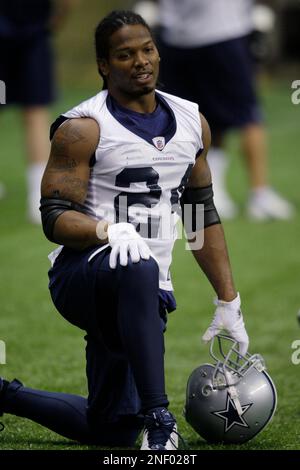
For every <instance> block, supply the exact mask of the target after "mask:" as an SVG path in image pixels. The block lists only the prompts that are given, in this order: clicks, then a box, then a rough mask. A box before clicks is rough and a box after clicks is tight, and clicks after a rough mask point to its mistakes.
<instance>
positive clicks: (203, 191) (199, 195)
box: [180, 184, 221, 232]
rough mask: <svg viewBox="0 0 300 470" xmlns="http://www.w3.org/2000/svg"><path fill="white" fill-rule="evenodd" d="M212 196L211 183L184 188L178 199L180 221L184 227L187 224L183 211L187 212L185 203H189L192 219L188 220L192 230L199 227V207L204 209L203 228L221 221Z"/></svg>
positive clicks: (194, 230)
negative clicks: (204, 185) (180, 214)
mask: <svg viewBox="0 0 300 470" xmlns="http://www.w3.org/2000/svg"><path fill="white" fill-rule="evenodd" d="M213 196H214V193H213V189H212V184H210V185H209V186H206V187H205V188H185V190H184V192H183V194H182V196H181V200H180V203H181V210H182V221H183V224H184V226H185V228H186V226H187V220H186V218H185V212H187V211H185V205H186V204H189V205H191V208H192V212H191V215H192V220H191V221H189V228H192V231H193V232H196V231H197V230H199V228H200V227H199V226H197V210H199V209H200V210H201V207H202V211H203V210H204V228H206V227H209V226H210V225H215V224H220V223H221V221H220V217H219V214H218V212H217V209H216V207H215V205H214V199H213ZM200 204H203V206H201V207H199V206H200ZM198 225H199V222H198ZM189 231H190V230H189Z"/></svg>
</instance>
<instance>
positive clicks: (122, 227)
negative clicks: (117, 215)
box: [107, 222, 152, 269]
mask: <svg viewBox="0 0 300 470" xmlns="http://www.w3.org/2000/svg"><path fill="white" fill-rule="evenodd" d="M107 236H108V243H109V244H110V246H111V248H112V249H111V253H110V257H109V266H110V267H111V269H115V268H116V267H117V263H118V256H119V258H120V265H121V266H127V264H128V257H129V256H130V258H131V261H132V262H133V263H138V262H139V261H140V259H141V258H142V259H146V260H148V259H149V258H150V256H151V254H152V253H151V250H150V248H149V247H148V245H147V243H146V242H145V241H144V240H143V239H142V237H141V236H140V235H139V234H138V233H137V231H136V230H135V228H134V226H133V225H132V224H129V223H126V222H121V223H119V224H112V225H109V226H108V229H107Z"/></svg>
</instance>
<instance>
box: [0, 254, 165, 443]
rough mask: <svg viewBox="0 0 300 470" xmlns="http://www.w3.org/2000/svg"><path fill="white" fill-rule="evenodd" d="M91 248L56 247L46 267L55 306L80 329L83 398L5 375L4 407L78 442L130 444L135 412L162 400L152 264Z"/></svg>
mask: <svg viewBox="0 0 300 470" xmlns="http://www.w3.org/2000/svg"><path fill="white" fill-rule="evenodd" d="M94 250H95V249H88V250H85V251H83V252H80V253H78V252H74V251H73V250H69V249H66V248H64V249H63V251H62V252H61V253H60V255H59V256H58V258H57V260H56V262H55V264H54V267H53V268H52V269H51V270H50V272H49V278H50V284H49V288H50V292H51V296H52V299H53V302H54V304H55V306H56V308H57V309H58V311H59V312H60V313H61V314H62V315H63V316H64V317H65V318H66V319H67V320H68V321H69V322H70V323H72V324H74V325H76V326H78V327H79V328H81V329H83V330H85V331H86V332H87V335H86V336H85V339H86V342H87V345H86V373H87V379H88V393H89V394H88V399H85V398H83V397H80V396H76V395H69V394H64V393H55V392H45V391H40V390H32V389H29V388H26V387H23V385H22V384H21V383H20V382H19V381H13V382H12V383H11V384H10V385H9V386H8V388H7V391H6V397H5V404H4V411H5V412H7V413H11V414H14V415H18V416H23V417H26V418H29V419H32V420H33V421H35V422H38V423H40V424H42V425H43V426H46V427H48V428H49V429H51V430H53V431H55V432H57V433H58V434H61V435H63V436H65V437H67V438H71V439H74V440H78V441H80V442H85V443H97V444H99V445H101V444H102V445H111V446H113V445H120V446H121V445H123V446H131V445H133V444H134V442H135V440H136V438H137V437H138V434H139V433H140V430H141V428H142V425H143V419H142V414H141V413H140V412H142V413H143V412H145V411H146V410H147V409H151V408H155V407H157V406H167V405H168V400H167V396H166V394H165V383H164V340H163V331H164V328H165V321H164V316H165V310H164V307H163V305H161V303H160V299H159V285H158V266H157V263H156V262H155V261H154V260H153V259H152V258H151V259H150V260H149V261H145V260H141V261H140V262H139V263H132V262H131V261H130V262H129V264H128V266H126V267H122V266H120V265H118V266H117V268H116V269H115V270H112V269H110V267H109V254H110V249H106V250H104V251H102V252H100V253H99V254H97V255H96V256H95V257H94V258H93V259H92V260H90V261H88V259H89V257H90V254H91V253H92V252H93V251H94Z"/></svg>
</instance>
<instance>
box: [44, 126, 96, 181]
mask: <svg viewBox="0 0 300 470" xmlns="http://www.w3.org/2000/svg"><path fill="white" fill-rule="evenodd" d="M78 142H81V143H85V142H87V138H86V136H85V135H84V134H83V133H82V132H80V130H79V129H77V128H75V127H74V123H73V122H72V121H67V122H66V123H65V124H64V125H63V126H62V127H61V128H59V130H58V135H57V136H56V137H55V138H54V139H53V142H52V149H51V158H50V160H49V170H50V171H54V172H56V171H58V172H59V171H68V172H74V170H75V169H76V166H77V163H76V160H75V159H74V158H72V157H71V156H70V154H71V151H72V148H71V147H72V145H73V144H75V143H78Z"/></svg>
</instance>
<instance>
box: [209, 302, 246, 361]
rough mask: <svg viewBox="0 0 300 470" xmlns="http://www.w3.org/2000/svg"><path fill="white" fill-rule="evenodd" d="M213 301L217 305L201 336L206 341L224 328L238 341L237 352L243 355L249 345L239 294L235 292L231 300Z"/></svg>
mask: <svg viewBox="0 0 300 470" xmlns="http://www.w3.org/2000/svg"><path fill="white" fill-rule="evenodd" d="M214 303H215V304H216V305H217V308H216V311H215V314H214V318H213V321H212V322H211V324H210V326H209V327H208V329H207V330H206V332H205V333H204V335H203V336H202V339H203V341H204V342H205V343H207V342H208V341H210V340H211V339H212V338H213V337H214V336H216V335H217V334H219V333H220V332H221V331H222V330H226V331H227V332H228V334H229V335H230V336H231V337H232V338H233V339H234V340H235V341H237V342H238V343H239V352H240V353H241V355H245V354H246V352H247V350H248V346H249V337H248V334H247V331H246V328H245V324H244V319H243V315H242V312H241V309H240V307H241V299H240V295H239V294H237V297H236V298H235V299H233V300H232V301H231V302H224V301H223V300H218V299H216V300H215V302H214Z"/></svg>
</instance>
